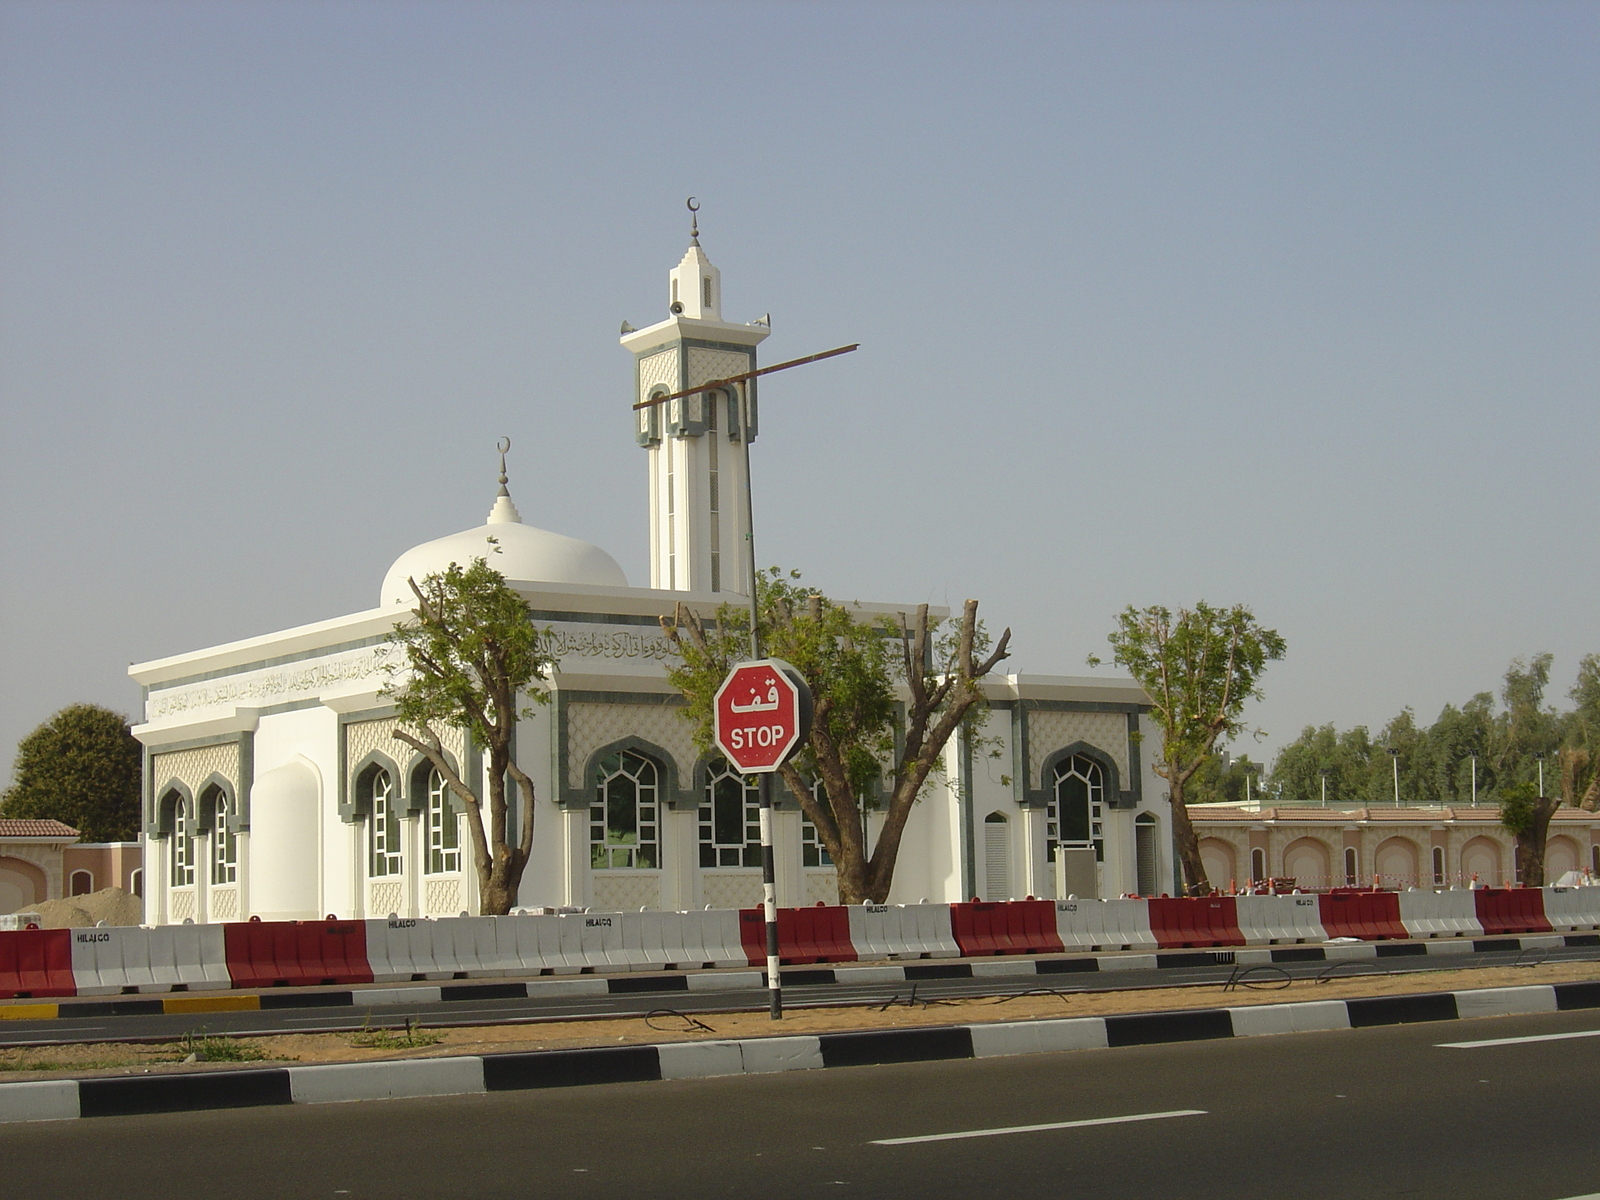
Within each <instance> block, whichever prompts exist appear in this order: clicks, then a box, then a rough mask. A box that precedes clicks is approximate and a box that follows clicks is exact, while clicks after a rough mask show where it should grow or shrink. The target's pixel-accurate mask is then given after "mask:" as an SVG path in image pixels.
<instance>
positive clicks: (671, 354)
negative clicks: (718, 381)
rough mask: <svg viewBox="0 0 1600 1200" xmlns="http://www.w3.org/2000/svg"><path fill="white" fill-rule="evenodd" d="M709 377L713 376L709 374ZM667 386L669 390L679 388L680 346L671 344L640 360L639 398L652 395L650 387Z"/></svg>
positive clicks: (672, 390)
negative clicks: (657, 352)
mask: <svg viewBox="0 0 1600 1200" xmlns="http://www.w3.org/2000/svg"><path fill="white" fill-rule="evenodd" d="M707 378H711V377H710V376H707ZM658 385H659V386H661V387H664V388H666V389H667V390H668V391H669V392H675V391H677V390H678V348H677V347H676V346H669V347H667V348H666V349H665V350H662V351H661V352H660V353H659V354H652V355H651V356H650V357H649V358H641V359H640V360H639V399H641V400H643V399H645V398H646V397H647V396H649V395H650V389H651V388H653V387H656V386H658Z"/></svg>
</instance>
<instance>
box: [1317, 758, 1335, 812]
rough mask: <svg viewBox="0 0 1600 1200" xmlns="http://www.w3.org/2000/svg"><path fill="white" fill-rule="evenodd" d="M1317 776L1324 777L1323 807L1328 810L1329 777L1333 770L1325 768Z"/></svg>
mask: <svg viewBox="0 0 1600 1200" xmlns="http://www.w3.org/2000/svg"><path fill="white" fill-rule="evenodd" d="M1317 774H1318V775H1321V776H1322V807H1323V808H1327V807H1328V776H1329V775H1332V774H1333V769H1332V768H1331V767H1323V768H1322V769H1321V770H1320V771H1318V772H1317Z"/></svg>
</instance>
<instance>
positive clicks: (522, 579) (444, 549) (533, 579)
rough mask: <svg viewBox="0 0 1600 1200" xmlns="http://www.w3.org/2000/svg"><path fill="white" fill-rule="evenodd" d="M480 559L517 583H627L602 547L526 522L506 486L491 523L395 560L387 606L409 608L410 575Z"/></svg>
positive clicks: (415, 576) (385, 595)
mask: <svg viewBox="0 0 1600 1200" xmlns="http://www.w3.org/2000/svg"><path fill="white" fill-rule="evenodd" d="M491 538H493V539H494V541H493V542H491V541H490V539H491ZM475 558H482V559H485V560H487V561H488V563H489V565H490V566H491V567H493V568H494V569H495V570H496V571H499V572H500V574H502V575H504V576H505V577H506V581H507V582H508V583H513V584H516V583H578V584H591V585H599V586H601V587H627V586H628V578H627V576H625V575H624V574H623V573H622V568H621V567H619V566H617V560H616V559H614V558H612V557H611V556H610V555H609V554H607V553H606V552H605V551H604V550H602V549H600V547H599V546H591V545H590V544H589V543H588V542H580V541H579V540H578V539H577V538H569V537H565V536H563V535H562V534H559V533H551V532H550V531H549V530H548V529H535V528H534V527H533V526H532V525H524V524H523V523H522V517H521V516H520V515H518V513H517V509H516V505H514V504H512V503H511V497H510V496H509V495H507V494H506V493H505V490H504V488H502V489H501V494H500V496H499V497H498V498H497V499H496V500H495V502H494V508H493V509H492V510H491V511H490V513H489V520H488V522H487V523H485V524H483V525H479V526H478V527H477V528H476V529H467V530H463V531H462V532H461V533H452V534H451V535H450V536H449V537H442V538H435V539H434V540H433V541H431V542H423V543H422V545H420V546H413V547H412V548H411V549H409V550H407V551H406V552H405V553H404V554H402V555H401V556H400V557H399V558H397V559H395V560H394V565H393V566H391V567H390V568H389V573H388V574H387V575H385V576H384V577H383V597H382V599H381V601H380V603H381V604H382V605H383V607H385V608H393V607H395V606H397V605H404V606H406V607H408V608H409V607H410V606H411V605H412V604H413V603H414V602H415V599H416V598H415V597H414V596H413V595H412V594H411V585H410V584H408V583H407V582H406V580H407V579H416V580H421V579H422V577H423V576H424V575H432V574H434V573H435V572H438V571H443V570H444V569H445V568H446V567H448V566H449V565H450V564H451V563H459V564H460V565H461V566H463V567H466V566H470V565H471V563H472V560H473V559H475Z"/></svg>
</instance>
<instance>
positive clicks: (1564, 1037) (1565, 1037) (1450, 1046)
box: [1434, 1029, 1600, 1200]
mask: <svg viewBox="0 0 1600 1200" xmlns="http://www.w3.org/2000/svg"><path fill="white" fill-rule="evenodd" d="M1591 1037H1600V1029H1584V1030H1581V1031H1580V1032H1578V1033H1540V1034H1536V1035H1534V1036H1532V1037H1514V1038H1485V1039H1484V1040H1483V1041H1481V1042H1436V1043H1435V1044H1434V1049H1436V1050H1476V1049H1477V1048H1478V1047H1479V1046H1520V1045H1522V1044H1523V1043H1524V1042H1565V1041H1569V1040H1570V1039H1572V1038H1591ZM1595 1194H1596V1195H1597V1196H1600V1192H1597V1193H1595ZM1572 1200H1590V1198H1589V1197H1587V1196H1574V1197H1572Z"/></svg>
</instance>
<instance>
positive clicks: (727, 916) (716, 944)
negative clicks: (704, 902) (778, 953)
mask: <svg viewBox="0 0 1600 1200" xmlns="http://www.w3.org/2000/svg"><path fill="white" fill-rule="evenodd" d="M683 929H684V935H683V936H684V941H685V943H686V945H685V947H684V951H685V953H687V954H688V955H690V958H689V962H691V963H695V964H698V965H703V964H705V963H710V964H711V965H712V966H714V967H724V968H726V967H747V966H749V965H750V959H749V956H748V955H747V954H746V953H745V947H744V941H743V935H742V934H741V932H740V929H741V924H740V920H739V910H738V909H727V908H718V909H706V910H705V911H703V912H687V913H684V914H683ZM763 954H765V951H764V950H763ZM696 956H698V957H696ZM762 965H763V966H765V965H766V959H765V958H764V957H763V959H762Z"/></svg>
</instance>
